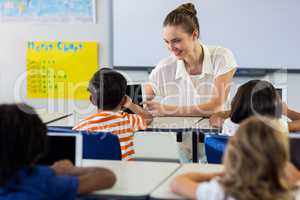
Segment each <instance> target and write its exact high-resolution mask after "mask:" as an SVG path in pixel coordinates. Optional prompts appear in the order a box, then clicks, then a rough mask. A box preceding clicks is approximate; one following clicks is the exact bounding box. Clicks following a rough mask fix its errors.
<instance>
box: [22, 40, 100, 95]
mask: <svg viewBox="0 0 300 200" xmlns="http://www.w3.org/2000/svg"><path fill="white" fill-rule="evenodd" d="M26 68H27V69H26V70H27V97H28V98H52V99H75V100H87V99H88V96H89V94H88V92H87V85H88V81H89V79H90V78H91V77H92V75H93V74H94V73H95V72H96V71H97V69H98V45H97V42H82V41H28V42H27V53H26Z"/></svg>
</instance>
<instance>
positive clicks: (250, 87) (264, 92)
mask: <svg viewBox="0 0 300 200" xmlns="http://www.w3.org/2000/svg"><path fill="white" fill-rule="evenodd" d="M279 104H281V105H279ZM279 109H281V111H280V110H279ZM256 114H258V115H269V116H273V117H276V118H281V114H283V115H286V116H287V117H288V118H289V119H290V121H289V122H287V128H288V130H289V131H290V132H295V131H300V113H298V112H296V111H293V110H291V109H290V108H288V106H287V105H286V103H282V101H281V99H280V97H279V96H278V94H277V92H276V89H275V88H274V86H273V85H272V84H271V83H269V82H267V81H263V80H251V81H248V82H247V83H245V84H243V85H242V86H241V87H239V89H238V91H237V93H236V95H235V96H234V98H233V100H232V103H231V110H229V111H221V112H218V113H215V114H213V115H212V116H211V117H210V119H209V122H210V125H211V126H213V127H217V128H219V127H222V126H223V129H222V130H223V131H222V133H223V134H225V135H233V134H234V132H235V130H236V129H237V128H238V124H239V123H240V122H241V121H242V120H244V119H246V118H247V117H249V116H252V115H256ZM224 119H225V121H224ZM284 123H285V124H286V122H284Z"/></svg>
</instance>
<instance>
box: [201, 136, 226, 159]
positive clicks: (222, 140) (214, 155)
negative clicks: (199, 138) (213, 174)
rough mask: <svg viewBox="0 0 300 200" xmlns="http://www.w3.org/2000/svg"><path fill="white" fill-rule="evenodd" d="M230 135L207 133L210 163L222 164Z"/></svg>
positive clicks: (206, 141)
mask: <svg viewBox="0 0 300 200" xmlns="http://www.w3.org/2000/svg"><path fill="white" fill-rule="evenodd" d="M228 139H229V136H223V135H216V134H205V138H204V145H205V153H206V157H207V162H208V163H213V164H221V163H222V157H223V153H224V150H225V148H226V144H227V141H228Z"/></svg>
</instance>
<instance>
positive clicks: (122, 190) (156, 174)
mask: <svg viewBox="0 0 300 200" xmlns="http://www.w3.org/2000/svg"><path fill="white" fill-rule="evenodd" d="M82 166H85V167H91V166H93V167H97V166H98V167H105V168H108V169H110V170H112V171H113V172H114V173H115V174H116V176H117V182H116V184H115V185H114V187H113V188H111V189H107V190H101V191H97V192H94V193H92V194H91V195H89V197H93V196H94V197H101V198H116V199H121V198H130V199H147V197H148V196H149V195H150V193H151V192H152V191H153V190H154V189H155V188H156V187H157V186H158V185H160V184H161V183H162V182H163V181H164V180H166V179H167V178H168V177H169V176H170V175H171V174H172V173H174V172H175V170H176V169H178V168H179V167H180V165H179V164H177V163H162V162H139V161H103V160H101V161H100V160H83V162H82Z"/></svg>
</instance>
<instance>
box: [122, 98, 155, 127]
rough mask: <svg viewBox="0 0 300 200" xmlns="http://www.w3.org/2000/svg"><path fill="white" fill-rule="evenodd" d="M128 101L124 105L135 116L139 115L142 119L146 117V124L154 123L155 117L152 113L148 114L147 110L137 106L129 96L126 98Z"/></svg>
mask: <svg viewBox="0 0 300 200" xmlns="http://www.w3.org/2000/svg"><path fill="white" fill-rule="evenodd" d="M125 98H126V100H125V103H124V105H123V107H125V108H128V109H129V110H131V111H132V112H134V113H135V114H138V115H140V116H142V117H144V119H145V121H146V124H147V125H149V124H151V122H152V121H153V116H152V114H151V113H150V112H148V111H147V110H146V109H143V108H142V107H141V106H139V105H136V104H135V103H133V102H132V99H131V98H130V97H129V96H127V95H126V96H125Z"/></svg>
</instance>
